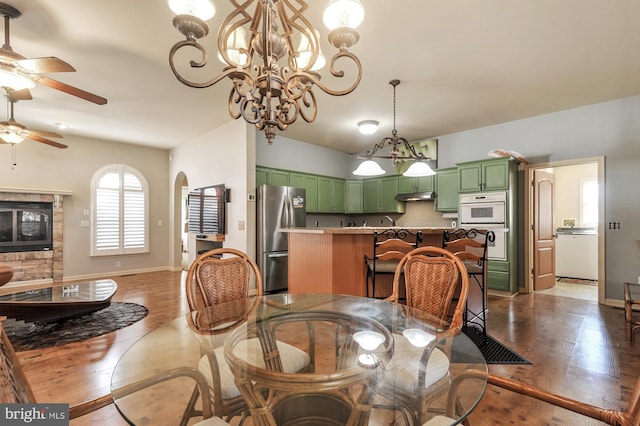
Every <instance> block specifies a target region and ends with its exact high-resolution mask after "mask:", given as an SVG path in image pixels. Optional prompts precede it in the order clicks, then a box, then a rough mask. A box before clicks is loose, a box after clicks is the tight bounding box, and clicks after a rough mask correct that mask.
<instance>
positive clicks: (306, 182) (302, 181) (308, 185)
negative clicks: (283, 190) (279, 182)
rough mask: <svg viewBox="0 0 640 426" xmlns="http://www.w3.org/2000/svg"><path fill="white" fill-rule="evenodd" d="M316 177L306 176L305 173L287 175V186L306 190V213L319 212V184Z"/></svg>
mask: <svg viewBox="0 0 640 426" xmlns="http://www.w3.org/2000/svg"><path fill="white" fill-rule="evenodd" d="M318 180H319V178H318V176H315V175H308V174H306V173H297V172H290V173H289V186H293V187H295V188H304V189H305V190H306V195H307V197H306V199H307V213H316V212H318V211H320V210H319V200H320V196H319V189H320V187H319V183H318Z"/></svg>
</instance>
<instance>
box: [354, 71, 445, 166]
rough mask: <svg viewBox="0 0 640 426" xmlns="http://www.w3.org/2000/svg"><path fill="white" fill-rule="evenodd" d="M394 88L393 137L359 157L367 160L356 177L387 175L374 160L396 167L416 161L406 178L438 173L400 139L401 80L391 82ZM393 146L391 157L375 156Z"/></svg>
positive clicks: (404, 140)
mask: <svg viewBox="0 0 640 426" xmlns="http://www.w3.org/2000/svg"><path fill="white" fill-rule="evenodd" d="M389 84H390V85H391V86H393V130H392V131H391V137H386V138H383V139H382V140H381V141H380V142H378V143H377V144H375V145H374V146H373V149H371V150H369V151H367V152H366V153H365V154H364V155H359V156H358V158H359V159H365V161H363V162H362V163H361V164H360V165H359V166H358V168H357V169H356V170H354V171H353V174H354V175H358V176H378V175H382V174H384V173H385V171H384V169H382V167H380V165H379V164H378V163H376V162H375V161H374V160H372V158H386V159H391V163H392V164H393V166H394V167H395V166H396V164H397V163H398V161H401V160H416V161H415V162H414V163H412V164H411V166H410V167H409V168H408V169H407V171H406V172H404V173H403V175H404V176H431V175H435V174H436V172H434V171H433V169H431V167H429V165H428V164H427V163H426V162H425V161H428V160H430V158H428V157H426V156H425V155H424V154H423V153H421V152H417V151H416V149H415V147H414V146H413V145H411V144H410V143H409V142H408V141H407V140H406V139H405V138H401V137H398V131H397V130H396V87H397V86H398V85H399V84H400V80H391V81H390V82H389ZM387 145H391V151H390V152H389V155H380V154H378V155H375V153H376V152H378V151H379V150H381V149H383V148H384V147H385V146H387Z"/></svg>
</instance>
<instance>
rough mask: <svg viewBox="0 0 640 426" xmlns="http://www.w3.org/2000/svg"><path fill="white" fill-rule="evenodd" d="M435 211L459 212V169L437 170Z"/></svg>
mask: <svg viewBox="0 0 640 426" xmlns="http://www.w3.org/2000/svg"><path fill="white" fill-rule="evenodd" d="M435 187H436V189H435V192H436V200H435V209H436V211H438V212H456V211H458V202H459V198H460V197H459V196H458V168H457V167H450V168H448V169H438V170H436V176H435Z"/></svg>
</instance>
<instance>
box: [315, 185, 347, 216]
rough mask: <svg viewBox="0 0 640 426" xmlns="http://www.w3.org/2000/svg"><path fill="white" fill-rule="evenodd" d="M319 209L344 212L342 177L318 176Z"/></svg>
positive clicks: (327, 211)
mask: <svg viewBox="0 0 640 426" xmlns="http://www.w3.org/2000/svg"><path fill="white" fill-rule="evenodd" d="M318 211H319V212H320V213H344V182H343V181H342V179H335V178H330V177H318Z"/></svg>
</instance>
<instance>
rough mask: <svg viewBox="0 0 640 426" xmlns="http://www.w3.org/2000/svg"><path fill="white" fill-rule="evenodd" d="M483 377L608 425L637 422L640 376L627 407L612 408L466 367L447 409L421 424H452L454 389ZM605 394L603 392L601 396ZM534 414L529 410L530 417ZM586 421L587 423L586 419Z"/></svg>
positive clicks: (454, 385)
mask: <svg viewBox="0 0 640 426" xmlns="http://www.w3.org/2000/svg"><path fill="white" fill-rule="evenodd" d="M485 377H486V379H487V383H488V384H489V385H491V386H496V387H499V388H502V389H506V390H509V391H511V392H515V393H517V394H520V395H524V396H527V397H530V398H534V399H537V400H539V401H542V402H546V403H548V404H552V405H555V406H556V407H560V408H563V409H565V410H568V411H571V412H574V413H577V414H580V415H583V416H586V417H589V418H592V419H595V420H599V421H601V422H604V423H606V424H609V425H616V426H640V377H639V378H638V380H637V381H636V385H635V388H634V389H633V392H632V393H631V394H630V395H631V397H630V399H629V404H628V405H627V408H626V410H622V409H619V410H612V409H605V408H601V407H597V406H594V405H591V404H587V403H584V402H581V401H578V400H575V399H572V398H568V397H566V396H562V395H558V394H556V393H553V392H549V391H547V390H544V389H542V388H539V387H537V386H533V385H528V384H525V383H522V382H519V381H516V380H513V379H510V378H507V377H502V376H497V375H495V374H489V375H488V377H487V373H486V371H474V370H470V371H467V372H466V373H465V374H463V375H460V376H459V377H458V378H457V379H456V380H454V382H453V383H452V384H451V387H450V393H449V396H448V403H447V413H446V415H439V416H436V417H434V418H433V419H431V420H430V421H427V422H426V423H424V426H443V425H451V424H454V422H455V420H453V419H454V418H456V417H457V416H456V415H455V414H456V413H455V410H456V398H457V389H458V388H459V387H460V386H464V384H465V381H466V380H468V379H479V380H484V379H485ZM605 396H606V395H602V397H603V398H604V397H605ZM533 416H535V414H534V413H532V417H533ZM513 420H514V421H517V422H518V423H524V422H525V421H526V419H522V418H518V419H513ZM585 424H586V423H585Z"/></svg>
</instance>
